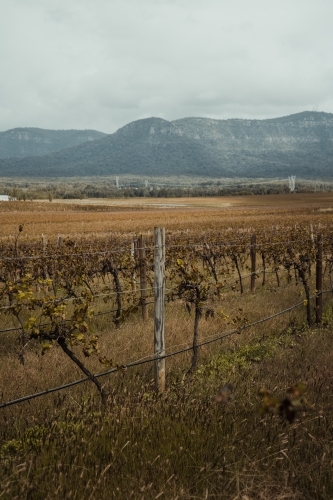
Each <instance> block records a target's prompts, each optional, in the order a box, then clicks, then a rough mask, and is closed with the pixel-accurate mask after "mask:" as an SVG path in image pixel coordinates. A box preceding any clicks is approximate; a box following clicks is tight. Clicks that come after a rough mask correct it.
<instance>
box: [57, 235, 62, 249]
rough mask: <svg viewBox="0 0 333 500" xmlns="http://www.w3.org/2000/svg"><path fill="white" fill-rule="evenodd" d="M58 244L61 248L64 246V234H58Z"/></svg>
mask: <svg viewBox="0 0 333 500" xmlns="http://www.w3.org/2000/svg"><path fill="white" fill-rule="evenodd" d="M57 246H58V247H59V248H60V247H61V246H62V236H61V235H60V234H58V239H57Z"/></svg>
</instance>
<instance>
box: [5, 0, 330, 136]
mask: <svg viewBox="0 0 333 500" xmlns="http://www.w3.org/2000/svg"><path fill="white" fill-rule="evenodd" d="M2 14H3V15H2V16H1V18H0V60H1V62H2V75H3V77H2V78H1V80H0V130H7V129H9V128H12V127H18V126H38V127H45V128H97V129H99V130H103V131H105V132H110V133H111V132H113V131H115V130H116V129H117V128H119V127H120V126H122V125H125V124H126V123H128V122H129V121H133V120H136V119H139V118H142V117H146V116H161V117H162V118H165V119H168V120H173V119H177V118H181V117H184V116H211V117H215V118H231V117H245V118H266V117H273V116H281V115H286V114H289V113H293V112H298V111H302V110H304V109H312V108H313V106H315V105H318V107H319V109H320V110H323V111H328V112H333V106H332V102H333V95H332V88H333V87H332V77H333V68H332V62H331V53H332V48H333V47H332V45H333V35H332V30H331V19H332V15H333V4H332V3H330V2H327V1H326V0H317V1H314V0H302V1H301V0H293V2H290V1H286V0H279V1H277V0H276V1H275V0H272V1H271V2H267V0H252V1H251V2H249V1H248V0H233V1H231V0H205V1H203V0H191V1H190V0H173V1H172V0H122V1H120V0H112V2H110V1H108V0H95V2H94V3H92V2H91V1H90V0H89V1H88V0H72V1H71V2H70V3H69V2H65V1H64V0H48V1H46V2H45V0H24V1H23V0H3V7H2Z"/></svg>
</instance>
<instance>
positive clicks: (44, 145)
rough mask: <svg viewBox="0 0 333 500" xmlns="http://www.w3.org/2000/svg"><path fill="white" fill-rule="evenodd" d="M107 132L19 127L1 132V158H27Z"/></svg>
mask: <svg viewBox="0 0 333 500" xmlns="http://www.w3.org/2000/svg"><path fill="white" fill-rule="evenodd" d="M106 135H107V134H104V132H98V131H96V130H75V129H71V130H50V129H42V128H38V127H17V128H13V129H10V130H6V131H4V132H0V158H26V157H27V156H40V155H44V154H49V153H53V152H55V151H60V150H62V149H66V148H68V147H71V146H77V145H79V144H82V143H84V142H88V141H94V140H98V139H101V138H102V137H105V136H106Z"/></svg>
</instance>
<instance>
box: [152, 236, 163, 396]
mask: <svg viewBox="0 0 333 500" xmlns="http://www.w3.org/2000/svg"><path fill="white" fill-rule="evenodd" d="M154 247H155V251H154V353H155V358H156V361H155V373H154V375H155V389H156V391H157V392H164V389H165V359H159V358H160V357H161V356H164V354H165V343H164V303H165V284H164V281H165V278H164V270H165V229H164V228H161V227H156V228H155V229H154Z"/></svg>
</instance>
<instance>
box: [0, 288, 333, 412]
mask: <svg viewBox="0 0 333 500" xmlns="http://www.w3.org/2000/svg"><path fill="white" fill-rule="evenodd" d="M332 292H333V289H331V290H324V291H322V292H320V293H318V294H315V295H313V296H311V297H310V298H311V299H313V298H316V297H317V296H318V295H320V294H324V293H332ZM300 306H304V301H302V302H298V303H297V304H294V305H293V306H290V307H288V308H286V309H283V310H282V311H279V312H277V313H274V314H271V315H270V316H267V317H265V318H261V319H260V320H257V321H254V322H253V323H249V324H247V325H243V326H241V327H239V328H235V329H233V330H229V331H227V332H223V333H222V334H221V335H219V336H217V337H214V338H213V339H209V340H205V341H203V342H200V343H198V344H197V347H202V346H204V345H208V344H211V343H213V342H217V341H218V340H222V339H223V338H226V337H229V336H231V335H234V334H240V333H241V332H242V331H243V330H247V329H249V328H252V327H253V326H256V325H258V324H261V323H264V322H266V321H269V320H271V319H273V318H276V317H277V316H281V315H282V314H285V313H287V312H290V311H292V310H293V309H296V308H297V307H300ZM192 349H193V347H186V348H184V349H180V350H178V351H174V352H171V353H167V354H163V355H161V356H160V357H159V359H161V360H164V359H166V358H170V357H172V356H177V355H178V354H182V353H184V352H188V351H191V350H192ZM148 356H149V355H148ZM148 356H147V357H148ZM154 362H156V357H155V356H154V357H149V358H148V359H145V358H141V359H140V360H136V361H132V362H131V363H127V364H125V365H122V366H120V367H116V368H111V369H110V370H107V371H105V372H101V373H98V374H96V375H94V376H95V377H96V378H99V377H103V376H106V375H110V374H112V373H115V372H117V371H121V370H126V369H127V368H131V367H133V366H139V365H143V364H147V363H154ZM87 381H89V378H88V377H85V378H82V379H79V380H75V381H74V382H69V383H68V384H64V385H61V386H58V387H53V388H51V389H46V390H45V391H41V392H37V393H35V394H30V395H28V396H23V397H22V398H18V399H14V400H12V401H8V402H6V403H1V404H0V409H1V408H6V407H8V406H12V405H15V404H19V403H23V402H24V401H28V400H31V399H35V398H38V397H40V396H45V395H46V394H50V393H52V392H57V391H60V390H63V389H67V388H69V387H73V386H75V385H78V384H82V383H83V382H87Z"/></svg>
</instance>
